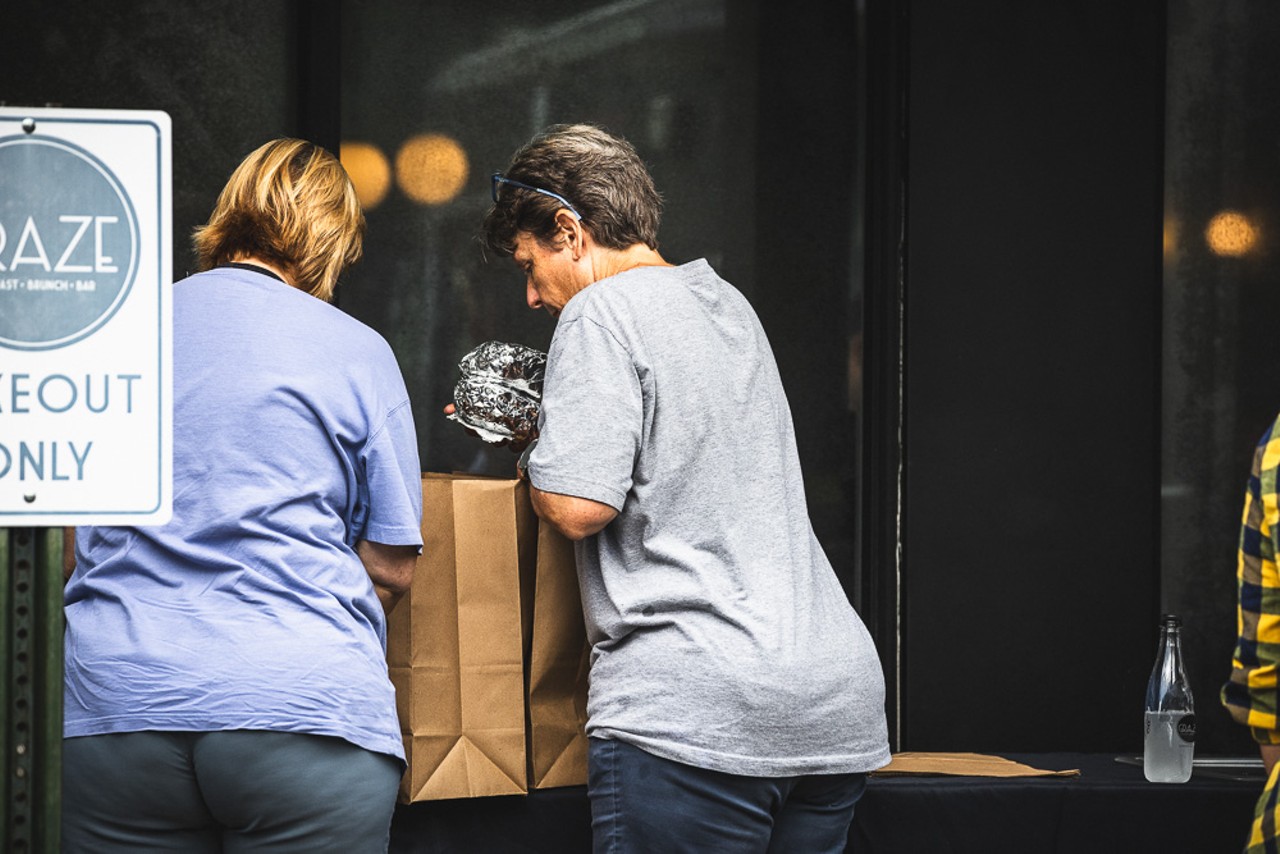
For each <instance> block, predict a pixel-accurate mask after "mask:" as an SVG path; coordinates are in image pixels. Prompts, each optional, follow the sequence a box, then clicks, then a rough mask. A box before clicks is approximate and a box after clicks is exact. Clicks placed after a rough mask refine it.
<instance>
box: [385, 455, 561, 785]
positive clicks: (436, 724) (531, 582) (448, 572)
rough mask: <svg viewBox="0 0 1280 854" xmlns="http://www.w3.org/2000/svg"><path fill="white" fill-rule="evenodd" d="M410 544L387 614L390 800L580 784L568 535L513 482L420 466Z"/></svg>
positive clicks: (521, 487)
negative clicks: (402, 591)
mask: <svg viewBox="0 0 1280 854" xmlns="http://www.w3.org/2000/svg"><path fill="white" fill-rule="evenodd" d="M422 487H423V530H422V533H423V541H424V546H423V553H422V556H421V557H420V558H419V560H418V565H417V568H416V572H415V575H414V580H413V585H412V587H411V588H410V590H409V592H408V593H407V594H406V595H405V597H404V598H403V599H402V600H401V601H400V602H399V603H398V604H397V605H396V608H395V609H394V611H393V612H392V614H391V616H390V618H389V619H388V639H387V661H388V665H389V668H390V671H391V678H392V681H393V683H394V684H395V686H396V702H397V706H398V708H399V712H400V721H401V729H402V731H403V734H404V739H405V750H406V754H407V757H408V765H409V767H408V770H407V771H406V773H405V776H404V779H403V781H402V783H401V790H400V800H401V802H403V803H411V802H414V801H423V800H437V799H443V798H463V797H478V796H486V795H508V794H523V793H525V792H527V791H528V789H529V787H530V786H532V787H535V788H543V787H550V786H566V785H579V784H582V783H585V782H586V737H585V734H584V733H583V726H584V724H585V720H586V710H585V703H586V652H585V651H586V641H585V632H584V630H583V628H582V610H581V603H580V600H579V597H578V591H577V579H576V574H575V571H574V567H573V549H572V543H570V542H568V541H567V540H565V539H564V538H563V537H561V536H559V535H558V534H556V533H555V532H554V531H552V530H551V529H550V528H549V527H547V526H541V527H540V526H539V524H538V520H537V517H536V516H535V515H534V513H533V509H532V506H531V504H530V503H529V496H528V486H527V484H525V483H524V482H521V481H516V480H507V479H497V478H485V477H476V476H469V475H449V474H434V473H428V474H424V475H423V479H422Z"/></svg>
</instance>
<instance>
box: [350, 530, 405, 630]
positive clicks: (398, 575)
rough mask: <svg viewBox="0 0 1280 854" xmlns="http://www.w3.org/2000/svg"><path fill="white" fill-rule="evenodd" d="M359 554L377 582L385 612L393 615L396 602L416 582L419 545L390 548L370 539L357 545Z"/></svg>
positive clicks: (379, 599)
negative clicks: (414, 573)
mask: <svg viewBox="0 0 1280 854" xmlns="http://www.w3.org/2000/svg"><path fill="white" fill-rule="evenodd" d="M356 554H357V555H359V556H360V561H361V562H362V563H363V564H364V568H365V572H367V573H369V578H370V580H372V581H373V589H374V590H376V591H377V593H378V601H379V602H381V603H382V610H383V611H385V612H386V613H388V614H389V613H391V609H392V608H394V607H395V605H396V602H398V601H399V600H400V597H401V596H403V595H404V594H405V592H406V591H407V590H408V589H409V584H410V583H411V582H412V581H413V568H414V566H415V565H417V562H418V547H417V546H388V545H385V544H383V543H375V542H371V541H369V540H361V541H360V542H358V543H356Z"/></svg>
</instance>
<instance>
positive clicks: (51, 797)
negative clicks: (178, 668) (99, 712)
mask: <svg viewBox="0 0 1280 854" xmlns="http://www.w3.org/2000/svg"><path fill="white" fill-rule="evenodd" d="M62 628H63V618H62V529H61V528H7V529H4V528H0V647H3V652H4V656H3V661H4V665H3V681H2V683H0V684H3V686H4V702H3V704H0V706H2V708H0V728H2V729H3V738H4V743H3V747H4V755H5V758H4V776H3V779H2V780H0V801H3V803H4V818H5V822H4V846H3V847H4V850H5V851H7V852H12V854H27V852H32V854H56V852H57V851H58V850H59V847H60V829H61V828H60V825H61V814H62Z"/></svg>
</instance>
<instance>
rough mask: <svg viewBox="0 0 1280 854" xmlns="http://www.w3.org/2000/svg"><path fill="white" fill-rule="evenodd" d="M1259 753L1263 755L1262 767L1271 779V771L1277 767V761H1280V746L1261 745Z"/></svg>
mask: <svg viewBox="0 0 1280 854" xmlns="http://www.w3.org/2000/svg"><path fill="white" fill-rule="evenodd" d="M1258 750H1259V752H1261V753H1262V767H1263V768H1265V769H1266V771H1267V777H1268V779H1270V777H1271V769H1272V768H1274V767H1276V760H1277V759H1280V744H1259V745H1258Z"/></svg>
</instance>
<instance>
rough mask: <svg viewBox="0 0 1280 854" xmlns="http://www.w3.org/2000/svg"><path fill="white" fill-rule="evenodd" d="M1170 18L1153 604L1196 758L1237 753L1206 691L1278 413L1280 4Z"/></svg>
mask: <svg viewBox="0 0 1280 854" xmlns="http://www.w3.org/2000/svg"><path fill="white" fill-rule="evenodd" d="M1168 10H1169V11H1168V14H1169V21H1168V24H1169V53H1168V64H1167V67H1168V99H1167V104H1166V116H1167V123H1166V128H1167V135H1166V153H1165V162H1166V184H1165V212H1166V222H1165V281H1164V285H1165V291H1164V381H1163V392H1164V394H1163V399H1164V413H1163V437H1162V438H1163V443H1162V452H1163V453H1162V460H1163V465H1162V484H1161V486H1162V489H1161V511H1162V514H1161V524H1162V529H1163V534H1162V549H1161V556H1162V597H1161V598H1162V602H1161V605H1162V607H1163V608H1164V609H1165V610H1170V611H1174V612H1176V613H1179V614H1181V615H1183V618H1184V623H1185V626H1186V628H1185V632H1186V644H1187V658H1188V664H1187V667H1188V669H1189V671H1190V676H1191V679H1192V683H1193V689H1194V691H1195V696H1196V701H1197V708H1196V711H1197V715H1198V717H1200V718H1201V719H1202V720H1203V721H1204V723H1203V724H1202V729H1201V732H1202V733H1203V736H1201V735H1200V734H1197V741H1198V742H1199V745H1198V750H1200V749H1203V750H1204V751H1205V752H1219V753H1223V752H1243V753H1248V752H1252V748H1251V746H1250V744H1251V742H1250V741H1249V738H1248V735H1247V734H1246V732H1245V731H1244V728H1243V727H1240V726H1238V725H1236V724H1234V723H1232V721H1231V720H1230V718H1229V717H1227V716H1226V714H1225V713H1224V712H1223V711H1222V709H1221V708H1220V706H1219V703H1218V689H1219V688H1220V687H1221V684H1222V682H1223V681H1224V680H1225V679H1226V677H1227V674H1228V672H1229V671H1230V666H1231V650H1232V645H1233V640H1234V631H1235V615H1234V608H1235V595H1236V592H1235V569H1236V544H1237V537H1238V535H1239V529H1240V517H1241V511H1242V508H1243V500H1244V488H1245V482H1246V479H1247V477H1248V474H1249V465H1250V463H1251V460H1252V454H1253V446H1254V444H1255V443H1256V442H1257V440H1258V438H1259V436H1260V435H1261V434H1262V431H1263V430H1265V429H1266V427H1267V426H1268V425H1269V424H1270V423H1271V421H1272V419H1273V418H1274V417H1275V415H1276V413H1277V411H1278V410H1280V359H1278V358H1277V350H1276V333H1275V329H1276V319H1277V317H1280V284H1278V282H1280V277H1278V276H1277V263H1280V208H1278V204H1277V203H1278V201H1280V159H1277V156H1276V140H1277V139H1278V138H1280V74H1278V73H1277V66H1276V60H1275V50H1274V46H1275V44H1276V40H1277V39H1278V38H1280V8H1277V7H1275V6H1273V5H1271V4H1267V3H1256V2H1255V3H1225V4H1224V3H1207V2H1200V0H1178V2H1172V3H1170V4H1169V6H1168ZM1152 654H1153V655H1154V650H1153V651H1152Z"/></svg>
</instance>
